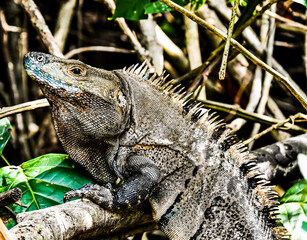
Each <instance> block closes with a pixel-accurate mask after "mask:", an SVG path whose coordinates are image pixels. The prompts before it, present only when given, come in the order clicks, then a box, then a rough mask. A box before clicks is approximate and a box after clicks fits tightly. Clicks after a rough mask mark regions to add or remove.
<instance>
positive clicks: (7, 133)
mask: <svg viewBox="0 0 307 240" xmlns="http://www.w3.org/2000/svg"><path fill="white" fill-rule="evenodd" d="M11 130H12V126H11V123H10V121H9V120H8V119H7V118H2V119H0V157H1V158H2V159H3V160H4V161H5V162H6V164H7V165H10V164H9V163H8V161H7V160H6V159H5V157H4V156H3V153H2V152H3V149H4V147H5V145H6V143H7V142H8V140H9V139H10V137H11Z"/></svg>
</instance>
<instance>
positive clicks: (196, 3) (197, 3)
mask: <svg viewBox="0 0 307 240" xmlns="http://www.w3.org/2000/svg"><path fill="white" fill-rule="evenodd" d="M205 2H206V0H191V5H192V7H195V10H198V9H199V8H200V7H201V6H202V5H204V3H205Z"/></svg>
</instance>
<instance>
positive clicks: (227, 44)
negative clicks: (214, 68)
mask: <svg viewBox="0 0 307 240" xmlns="http://www.w3.org/2000/svg"><path fill="white" fill-rule="evenodd" d="M239 2H240V0H235V3H234V6H233V9H232V14H231V18H230V22H229V27H228V31H227V39H226V42H225V47H224V53H223V58H222V63H221V68H220V71H219V79H220V80H224V79H225V75H226V67H227V59H228V54H229V48H230V40H231V37H232V31H233V27H234V25H235V20H236V15H237V11H238V7H239Z"/></svg>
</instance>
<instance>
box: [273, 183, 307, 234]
mask: <svg viewBox="0 0 307 240" xmlns="http://www.w3.org/2000/svg"><path fill="white" fill-rule="evenodd" d="M280 202H281V203H282V204H281V205H279V206H278V208H279V218H280V220H281V221H282V223H283V225H284V226H285V227H286V228H287V230H288V231H290V232H291V234H292V239H299V240H300V239H302V240H303V239H307V182H306V180H301V181H300V182H298V183H297V184H295V185H293V186H292V187H291V188H290V189H288V191H287V192H286V193H285V194H284V196H283V197H282V198H281V199H280Z"/></svg>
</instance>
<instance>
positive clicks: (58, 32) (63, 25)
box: [54, 0, 77, 51]
mask: <svg viewBox="0 0 307 240" xmlns="http://www.w3.org/2000/svg"><path fill="white" fill-rule="evenodd" d="M76 2H77V0H68V1H64V2H63V4H62V6H61V9H60V12H59V16H58V19H57V23H56V27H55V33H54V39H55V42H56V43H57V45H58V46H59V48H60V49H61V51H63V50H64V47H65V43H66V38H67V35H68V32H69V30H70V22H71V19H72V16H73V13H74V8H75V6H76Z"/></svg>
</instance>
